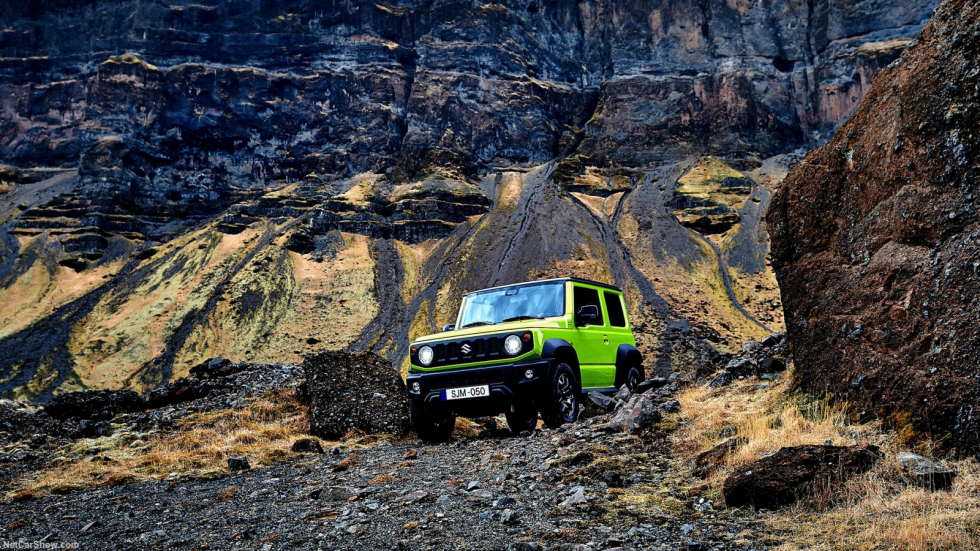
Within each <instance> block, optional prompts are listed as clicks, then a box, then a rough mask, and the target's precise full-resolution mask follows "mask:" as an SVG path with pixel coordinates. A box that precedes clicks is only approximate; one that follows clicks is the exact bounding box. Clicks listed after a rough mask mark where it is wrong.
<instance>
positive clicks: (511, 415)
mask: <svg viewBox="0 0 980 551" xmlns="http://www.w3.org/2000/svg"><path fill="white" fill-rule="evenodd" d="M505 415H506V416H507V426H508V427H510V431H511V432H513V433H514V434H520V433H522V432H524V431H529V432H530V431H533V430H534V429H535V427H537V426H538V412H537V411H535V409H534V408H532V407H529V406H518V405H513V406H511V407H510V409H509V410H508V411H507V412H506V414H505Z"/></svg>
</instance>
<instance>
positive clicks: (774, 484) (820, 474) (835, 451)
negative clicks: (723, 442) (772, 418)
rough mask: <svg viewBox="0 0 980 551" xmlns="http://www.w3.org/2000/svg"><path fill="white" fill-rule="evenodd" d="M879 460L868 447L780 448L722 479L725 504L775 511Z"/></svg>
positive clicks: (859, 471) (807, 446)
mask: <svg viewBox="0 0 980 551" xmlns="http://www.w3.org/2000/svg"><path fill="white" fill-rule="evenodd" d="M879 458H880V455H879V452H878V447H877V446H870V445H868V446H850V447H845V446H819V445H806V446H794V447H791V448H780V449H779V451H777V452H776V453H774V454H772V455H770V456H769V457H763V458H762V459H760V460H758V461H755V462H752V463H748V464H746V465H742V466H741V467H739V468H738V469H737V470H736V471H735V472H734V473H732V474H731V475H730V476H729V477H728V478H727V479H725V485H724V487H723V488H722V491H723V492H724V494H725V503H726V504H727V505H728V506H729V507H744V506H746V505H751V506H753V507H759V508H764V509H775V508H777V507H780V506H782V505H788V504H790V503H793V502H795V501H796V500H797V498H798V497H799V496H800V495H802V494H805V493H807V492H809V491H810V490H812V489H813V486H814V484H826V483H835V482H840V481H843V480H844V479H846V478H848V477H850V476H851V475H853V474H856V473H861V472H864V471H867V470H868V469H870V468H871V467H872V466H874V464H875V463H876V462H877V461H878V459H879Z"/></svg>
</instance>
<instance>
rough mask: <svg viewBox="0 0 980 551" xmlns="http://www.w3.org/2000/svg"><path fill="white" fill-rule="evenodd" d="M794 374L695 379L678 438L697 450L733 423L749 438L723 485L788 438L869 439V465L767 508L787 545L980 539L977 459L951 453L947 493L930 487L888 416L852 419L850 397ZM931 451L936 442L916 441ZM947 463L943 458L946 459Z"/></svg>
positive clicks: (945, 544)
mask: <svg viewBox="0 0 980 551" xmlns="http://www.w3.org/2000/svg"><path fill="white" fill-rule="evenodd" d="M790 379H791V377H790V374H786V375H785V376H784V377H783V379H782V380H780V381H779V382H777V383H774V384H772V385H771V386H770V388H768V389H765V390H755V386H756V385H758V384H759V383H760V381H758V380H757V379H751V380H747V381H739V382H736V383H735V384H734V385H732V386H731V387H729V388H727V389H721V390H708V389H706V388H704V387H695V388H692V389H690V390H687V391H686V392H684V393H682V394H681V395H680V396H679V397H678V400H679V401H680V402H681V405H682V412H683V416H684V418H685V423H684V426H683V427H682V428H681V429H680V430H679V431H678V432H677V434H676V435H675V438H676V441H675V447H676V449H677V450H678V451H679V452H680V453H681V454H682V455H683V456H685V457H687V458H689V459H690V458H693V457H694V455H696V454H697V453H699V452H701V451H704V450H706V449H708V448H710V447H711V446H713V445H715V444H718V443H719V442H721V441H722V438H720V437H719V433H721V431H722V429H724V428H725V427H727V426H731V425H734V426H736V427H738V435H739V436H741V437H744V438H746V439H747V440H748V442H747V443H746V444H745V445H744V446H743V447H742V448H740V449H739V451H738V452H736V453H734V454H732V455H731V457H729V458H728V460H727V464H726V465H724V466H722V468H720V469H719V470H718V471H717V472H715V473H714V474H713V475H712V476H711V477H710V478H709V479H708V483H709V484H711V485H713V486H714V487H715V488H716V489H717V488H719V487H720V485H721V483H722V481H723V480H724V478H725V477H726V476H727V475H728V473H730V472H731V471H732V469H733V468H734V467H735V466H736V465H739V464H743V463H746V462H750V461H754V460H756V459H758V458H759V457H762V456H763V455H765V454H767V453H770V452H772V451H775V450H777V449H779V448H780V447H783V446H796V445H801V444H822V443H824V442H825V441H826V440H828V439H831V440H833V441H834V443H835V444H837V445H853V444H863V443H871V444H875V445H877V446H879V447H880V448H881V450H882V452H883V453H884V454H885V457H884V459H882V460H881V461H879V462H878V464H877V465H876V466H875V467H874V468H873V469H872V470H871V471H869V472H868V473H865V474H863V475H859V476H857V477H854V478H852V479H851V480H849V481H848V482H846V483H845V484H844V485H843V486H841V487H836V488H832V489H828V490H826V491H824V492H820V493H818V494H816V495H814V496H812V497H811V498H810V499H807V500H804V501H802V502H800V503H798V504H796V505H794V506H792V507H789V508H786V509H782V510H780V511H777V512H774V513H771V514H766V515H765V516H764V517H763V518H764V520H765V522H766V523H767V524H768V526H769V527H770V528H771V529H773V530H775V531H778V532H779V533H780V537H781V539H783V541H784V543H783V544H782V546H781V547H780V548H779V549H782V550H791V549H814V550H828V551H829V550H856V549H860V550H892V549H895V550H905V551H929V550H941V549H950V550H954V549H955V550H959V549H977V548H980V467H978V465H977V462H976V461H974V460H964V461H955V462H948V463H947V464H948V465H949V466H951V467H953V468H954V469H956V470H957V471H959V476H958V477H957V479H956V483H955V485H954V487H953V489H952V490H951V491H949V492H930V491H927V490H923V489H921V488H918V487H916V486H914V485H913V484H911V481H910V480H909V478H908V477H907V476H906V475H905V474H904V473H903V472H902V471H901V468H900V467H899V466H898V462H897V455H898V453H899V452H900V451H906V450H907V448H905V447H902V446H901V444H900V442H901V439H900V438H898V437H897V436H896V435H895V434H894V433H890V432H885V431H883V430H882V429H881V427H880V424H879V423H877V422H875V423H869V424H851V423H850V419H849V416H848V415H847V410H846V406H843V405H832V404H831V403H830V402H829V401H827V400H818V399H814V398H812V397H807V396H803V395H799V394H796V393H793V392H792V391H791V390H790ZM916 451H918V452H920V453H925V454H927V455H928V454H929V452H930V450H929V449H928V445H924V446H921V447H920V449H918V450H916ZM940 462H941V463H944V462H942V461H940Z"/></svg>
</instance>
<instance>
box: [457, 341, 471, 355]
mask: <svg viewBox="0 0 980 551" xmlns="http://www.w3.org/2000/svg"><path fill="white" fill-rule="evenodd" d="M459 350H460V352H462V353H463V354H469V353H470V345H469V343H467V344H464V345H463V346H461V347H459Z"/></svg>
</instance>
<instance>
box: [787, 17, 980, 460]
mask: <svg viewBox="0 0 980 551" xmlns="http://www.w3.org/2000/svg"><path fill="white" fill-rule="evenodd" d="M978 60H980V5H978V4H977V3H976V2H963V1H953V0H951V1H947V2H945V3H944V4H943V6H942V7H941V8H940V9H939V10H938V11H937V13H936V16H935V17H934V18H933V20H932V22H931V23H929V25H928V26H926V28H925V29H924V30H923V32H922V34H921V35H920V36H919V37H918V39H917V40H916V43H915V44H914V45H912V46H911V47H910V48H909V49H908V51H907V52H906V53H905V54H904V55H903V56H902V57H901V59H899V60H897V61H895V62H894V63H893V64H891V65H890V66H889V67H888V68H886V69H884V70H882V72H881V73H880V74H879V75H878V77H877V78H876V79H875V81H874V85H873V86H872V87H871V90H870V92H869V93H868V95H867V97H866V98H865V99H864V101H863V102H862V104H861V106H860V108H859V109H858V111H857V113H856V114H855V115H854V116H853V117H852V118H851V119H850V120H848V121H847V123H846V124H844V125H843V126H842V127H841V128H840V130H838V132H837V134H836V135H835V136H834V138H833V139H832V140H830V142H829V143H828V144H827V145H825V146H824V147H822V148H820V149H818V150H817V151H815V152H813V153H811V154H810V155H808V156H807V157H806V158H805V159H804V160H803V161H802V162H801V163H800V164H799V165H797V167H796V168H795V169H794V170H793V171H792V172H791V173H790V175H789V177H788V178H787V179H786V181H785V183H784V184H783V187H782V188H781V189H780V190H779V192H778V193H777V195H776V197H775V199H774V200H773V205H772V207H771V210H770V212H769V216H768V221H769V229H770V231H771V232H773V257H774V265H775V268H776V274H777V276H778V278H779V283H780V287H781V289H782V295H783V301H784V305H785V313H786V323H787V326H788V329H789V333H790V335H791V336H792V340H793V343H794V348H795V354H796V362H797V363H796V366H797V368H796V369H797V375H798V377H799V380H800V382H801V383H803V384H804V385H806V386H807V387H809V388H811V389H814V390H818V391H823V390H829V391H831V392H833V393H834V394H836V395H837V396H838V397H841V398H843V399H845V400H847V401H849V402H852V403H853V404H855V405H856V406H857V411H861V412H862V413H865V414H868V415H880V416H882V417H883V418H884V419H885V420H886V421H887V422H889V423H891V424H892V425H895V426H896V427H897V428H900V429H903V431H902V432H901V434H903V435H904V436H905V437H907V438H915V437H916V436H925V435H927V434H931V435H933V436H934V437H936V438H937V439H938V440H939V441H940V442H945V443H951V444H955V445H957V446H959V447H961V448H963V449H968V450H969V449H972V450H976V449H978V448H980V440H978V435H980V425H978V423H980V410H978V409H977V407H976V403H977V398H978V396H980V380H978V359H977V358H978V348H977V345H978V342H980V331H978V329H977V328H978V326H980V323H978V322H980V307H978V303H977V292H976V291H977V287H978V284H980V275H978V266H980V263H978V259H980V247H978V243H980V241H978V238H980V225H978V220H977V206H978V203H977V202H978V200H980V189H978V185H977V181H978V177H980V163H978V159H980V135H978V133H977V128H978V127H980V114H978V113H980V87H978V82H980V78H978V77H980V62H978ZM862 410H863V411H862Z"/></svg>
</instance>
